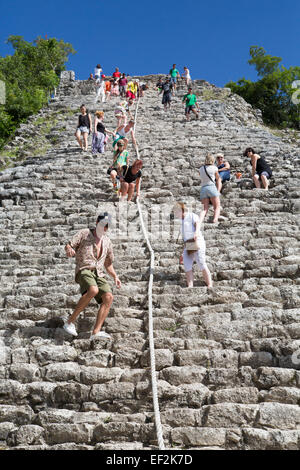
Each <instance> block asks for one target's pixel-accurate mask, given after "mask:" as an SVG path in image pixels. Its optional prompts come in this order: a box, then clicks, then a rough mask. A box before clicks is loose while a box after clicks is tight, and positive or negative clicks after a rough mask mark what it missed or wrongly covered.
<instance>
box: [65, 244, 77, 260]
mask: <svg viewBox="0 0 300 470" xmlns="http://www.w3.org/2000/svg"><path fill="white" fill-rule="evenodd" d="M65 252H66V255H67V257H68V258H72V257H73V256H75V250H74V249H73V248H72V247H71V245H70V244H69V243H67V244H66V246H65Z"/></svg>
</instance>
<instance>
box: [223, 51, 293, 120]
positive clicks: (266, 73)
mask: <svg viewBox="0 0 300 470" xmlns="http://www.w3.org/2000/svg"><path fill="white" fill-rule="evenodd" d="M250 56H251V59H250V60H249V61H248V63H249V64H250V65H254V66H255V69H256V71H257V74H258V76H259V77H261V78H260V80H258V81H256V82H252V81H251V80H246V79H245V78H242V79H240V80H238V81H237V82H232V81H231V82H229V83H228V84H227V85H226V87H229V88H230V89H231V90H232V91H233V92H234V93H237V94H238V95H240V96H242V97H243V98H244V99H245V100H246V101H247V102H248V103H250V104H251V105H252V106H253V107H255V108H259V109H261V111H262V115H263V119H264V121H265V123H267V124H271V125H275V126H277V127H294V128H298V127H299V124H300V119H299V105H298V104H297V103H295V102H293V99H292V96H293V93H294V92H295V89H293V87H292V84H293V82H294V81H295V80H299V79H300V67H297V66H296V67H290V68H289V69H287V68H285V67H284V66H283V65H280V63H281V61H282V59H281V57H273V56H270V55H267V54H266V51H265V50H264V48H263V47H258V46H251V47H250Z"/></svg>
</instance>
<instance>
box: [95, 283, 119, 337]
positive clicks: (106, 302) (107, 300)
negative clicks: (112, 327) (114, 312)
mask: <svg viewBox="0 0 300 470" xmlns="http://www.w3.org/2000/svg"><path fill="white" fill-rule="evenodd" d="M113 300H114V297H113V295H112V293H111V292H107V293H106V294H103V295H102V304H101V307H100V308H99V310H98V314H97V318H96V323H95V326H94V329H93V333H92V334H93V335H95V334H96V333H99V331H100V330H101V328H102V326H103V323H104V322H105V319H106V317H107V315H108V314H109V310H110V307H111V304H112V302H113Z"/></svg>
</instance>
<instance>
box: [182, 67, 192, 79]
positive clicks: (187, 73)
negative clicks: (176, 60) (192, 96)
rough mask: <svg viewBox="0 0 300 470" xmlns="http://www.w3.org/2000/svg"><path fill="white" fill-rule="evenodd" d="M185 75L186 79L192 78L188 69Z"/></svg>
mask: <svg viewBox="0 0 300 470" xmlns="http://www.w3.org/2000/svg"><path fill="white" fill-rule="evenodd" d="M183 73H184V76H185V78H191V76H190V71H189V69H186V70H185V71H184V72H183Z"/></svg>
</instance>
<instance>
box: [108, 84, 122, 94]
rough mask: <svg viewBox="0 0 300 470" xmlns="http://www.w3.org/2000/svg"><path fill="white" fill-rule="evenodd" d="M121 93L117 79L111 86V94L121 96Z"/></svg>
mask: <svg viewBox="0 0 300 470" xmlns="http://www.w3.org/2000/svg"><path fill="white" fill-rule="evenodd" d="M119 94H120V91H119V83H118V81H117V80H115V81H114V82H113V84H112V87H111V91H110V96H119Z"/></svg>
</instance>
